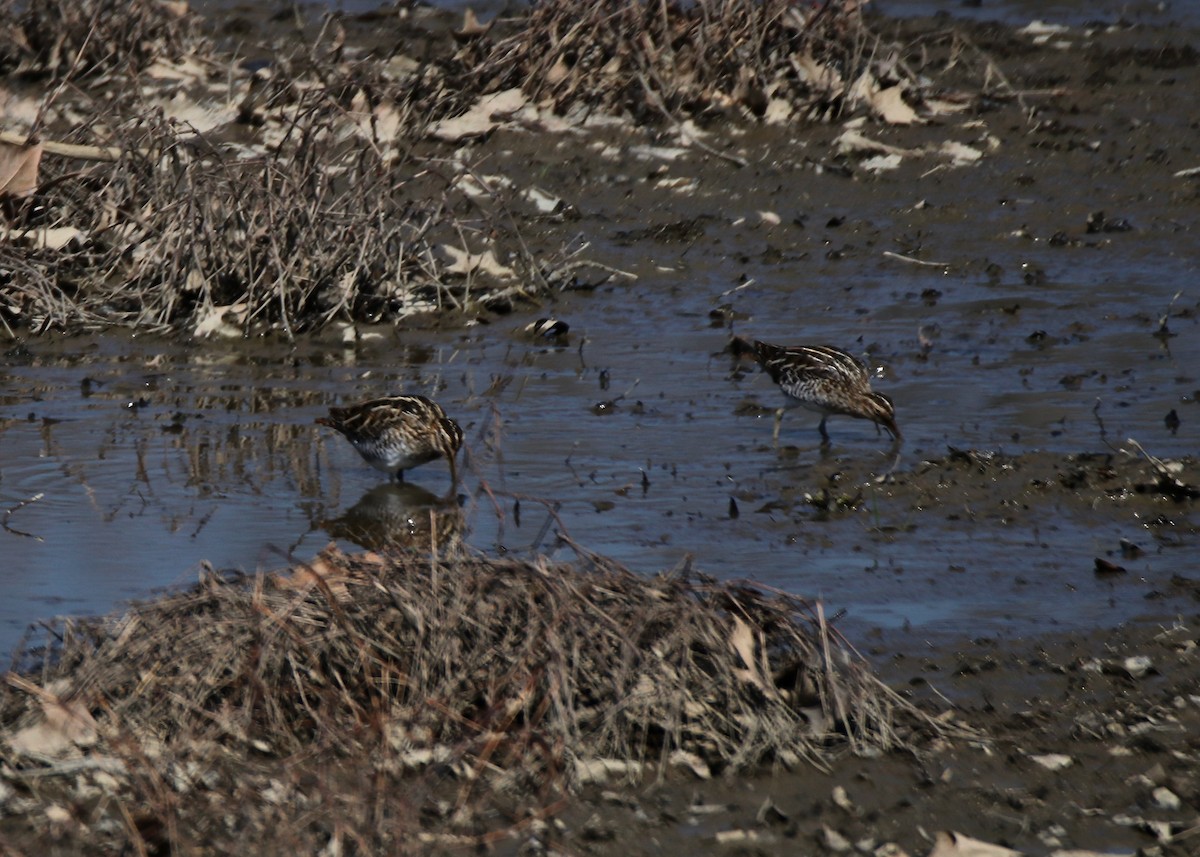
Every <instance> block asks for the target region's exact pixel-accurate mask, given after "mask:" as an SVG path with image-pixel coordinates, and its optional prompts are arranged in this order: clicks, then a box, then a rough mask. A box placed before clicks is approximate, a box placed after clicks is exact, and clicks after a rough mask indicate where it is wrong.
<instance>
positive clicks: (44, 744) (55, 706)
mask: <svg viewBox="0 0 1200 857" xmlns="http://www.w3.org/2000/svg"><path fill="white" fill-rule="evenodd" d="M40 702H41V706H42V718H43V719H42V720H41V722H39V723H35V724H34V725H33V726H27V727H25V728H24V729H21V730H20V731H18V732H17V734H15V735H14V736H13V737H12V738H10V739H9V742H8V744H9V746H10V747H12V749H14V750H16V751H17V752H19V753H37V754H40V755H44V756H61V755H63V754H64V753H67V752H73V751H74V750H75V748H77V747H89V746H91V745H92V744H95V743H96V721H95V719H94V718H93V717H92V714H91V712H90V711H88V710H87V707H86V706H85V705H84V704H83V703H82V702H81V701H80V700H68V701H66V702H63V701H61V700H58V699H57V698H55V697H53V695H50V696H47V697H44V698H42V699H41V700H40Z"/></svg>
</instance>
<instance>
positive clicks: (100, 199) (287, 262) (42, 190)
mask: <svg viewBox="0 0 1200 857" xmlns="http://www.w3.org/2000/svg"><path fill="white" fill-rule="evenodd" d="M345 125H346V121H345V118H344V113H339V112H338V111H337V110H335V109H333V107H331V104H330V101H329V99H328V98H327V96H326V93H325V92H324V91H323V90H314V91H312V92H311V93H310V94H308V95H307V96H305V98H304V99H302V100H300V101H299V102H297V103H296V104H293V105H291V106H290V111H289V116H288V118H287V120H286V122H285V123H282V127H281V128H280V130H279V134H280V138H281V139H280V141H279V142H278V144H277V145H274V146H271V147H262V148H258V147H255V148H230V147H213V146H211V145H208V144H207V143H206V142H204V141H203V140H202V139H198V138H195V137H194V136H193V135H191V134H189V133H187V132H186V130H185V129H181V128H179V127H178V126H176V125H174V124H172V123H170V122H169V121H166V120H163V119H162V118H160V117H156V116H154V115H153V114H146V115H143V116H140V117H137V118H135V119H132V120H130V121H127V122H125V123H122V124H120V125H118V126H116V127H114V128H112V129H111V131H110V132H109V134H108V135H107V143H108V144H109V145H111V144H112V143H116V144H117V148H119V149H120V150H121V156H120V157H119V158H118V160H116V161H115V162H112V163H100V164H95V165H91V166H88V167H87V168H85V169H84V170H79V169H78V166H77V165H76V164H74V163H67V162H62V161H51V162H49V163H47V165H46V167H45V169H44V170H43V181H42V184H41V186H40V187H39V189H38V192H37V193H36V194H34V195H32V196H31V197H29V198H27V199H25V200H22V201H21V202H20V203H18V204H16V205H15V206H14V218H13V222H12V223H11V229H12V233H13V234H15V235H16V236H17V237H18V240H15V241H11V242H5V243H4V244H3V245H0V271H3V273H0V313H3V316H2V317H3V318H5V319H7V322H8V323H10V324H11V325H12V326H14V327H15V326H18V325H21V326H26V327H29V328H32V329H34V330H44V329H47V328H56V329H68V330H71V329H80V328H84V329H86V328H99V327H106V326H113V325H117V326H128V327H136V328H139V329H143V330H152V331H168V330H177V329H182V330H185V331H188V332H191V333H194V334H196V335H201V336H203V335H211V334H219V335H220V334H224V335H231V336H236V335H243V334H245V333H248V332H250V331H252V330H266V329H274V330H278V331H281V332H283V333H284V334H286V335H288V336H291V335H292V334H294V333H296V332H300V331H304V330H313V329H319V328H321V327H323V326H324V325H326V324H328V323H330V322H332V321H345V322H362V323H380V322H394V321H396V320H398V319H401V318H404V317H407V316H410V315H413V314H417V313H423V312H431V311H437V310H444V309H449V310H459V311H463V310H468V309H471V308H474V307H480V306H482V307H501V308H503V307H507V306H509V305H510V304H511V303H513V302H516V301H519V300H521V299H523V298H529V297H532V296H534V295H536V294H539V293H541V292H543V291H545V290H546V289H547V288H549V286H550V283H551V281H552V280H553V277H554V274H553V272H552V270H551V268H552V265H551V264H550V263H549V262H546V261H541V262H537V261H535V260H534V259H533V258H532V257H531V256H530V255H529V254H528V253H526V252H517V251H518V250H523V249H524V245H523V244H522V243H521V242H520V241H517V240H512V239H511V238H510V237H509V236H512V234H513V227H512V226H511V222H512V221H511V218H507V217H505V216H504V213H503V209H502V208H497V207H489V206H488V205H487V201H486V200H483V201H475V200H471V199H469V198H468V197H467V196H466V195H465V194H463V193H462V192H461V191H460V190H459V188H458V183H459V182H461V180H462V177H463V175H464V173H465V171H466V170H467V167H466V165H464V164H462V163H455V162H436V163H434V162H429V161H420V162H418V161H415V160H408V161H406V162H403V163H399V164H397V163H396V162H395V160H394V158H393V157H391V156H389V154H388V153H387V152H385V151H383V150H381V149H380V148H379V147H378V146H376V145H374V143H373V142H372V141H371V140H370V139H364V138H363V137H362V136H358V135H356V134H354V133H351V132H347V130H346V128H345ZM505 246H511V247H512V248H514V249H513V252H512V254H511V258H508V259H507V263H506V264H502V263H501V262H500V261H499V258H498V257H499V256H501V255H503V253H504V250H503V248H504V247H505Z"/></svg>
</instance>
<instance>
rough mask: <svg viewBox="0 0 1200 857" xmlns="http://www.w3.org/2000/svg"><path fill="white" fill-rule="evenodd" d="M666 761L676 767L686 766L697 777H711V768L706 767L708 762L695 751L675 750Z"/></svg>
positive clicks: (703, 778)
mask: <svg viewBox="0 0 1200 857" xmlns="http://www.w3.org/2000/svg"><path fill="white" fill-rule="evenodd" d="M668 761H669V762H670V763H671V764H672V765H674V766H675V767H677V768H687V769H688V770H689V771H691V772H692V773H693V774H695V775H696V777H697V779H701V780H711V779H712V770H711V769H710V768H709V767H708V764H707V763H706V762H705V761H704V760H703V759H701V758H700V757H699V756H697V755H696V754H695V753H690V752H688V751H687V750H676V751H675V752H674V753H672V754H671V756H670V758H669V759H668Z"/></svg>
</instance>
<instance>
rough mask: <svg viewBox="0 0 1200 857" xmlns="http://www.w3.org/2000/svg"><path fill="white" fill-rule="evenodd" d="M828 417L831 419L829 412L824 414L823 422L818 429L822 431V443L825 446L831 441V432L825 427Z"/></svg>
mask: <svg viewBox="0 0 1200 857" xmlns="http://www.w3.org/2000/svg"><path fill="white" fill-rule="evenodd" d="M827 419H829V414H825V415H824V416H822V417H821V424H820V425H818V426H817V430H818V431H820V432H821V444H822V445H823V446H824V445H827V444H828V443H829V432H828V431H826V429H825V420H827Z"/></svg>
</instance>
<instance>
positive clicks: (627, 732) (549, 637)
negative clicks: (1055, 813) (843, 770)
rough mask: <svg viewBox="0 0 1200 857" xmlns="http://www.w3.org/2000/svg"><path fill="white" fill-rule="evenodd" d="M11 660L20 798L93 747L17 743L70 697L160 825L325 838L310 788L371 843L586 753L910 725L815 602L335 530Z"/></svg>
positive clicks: (472, 826)
mask: <svg viewBox="0 0 1200 857" xmlns="http://www.w3.org/2000/svg"><path fill="white" fill-rule="evenodd" d="M23 659H24V670H23V677H21V678H16V677H13V676H11V675H10V680H9V685H10V687H9V688H7V689H6V690H4V691H2V692H0V724H2V727H0V728H2V729H3V731H2V732H0V736H3V737H4V739H5V740H6V742H7V745H8V747H9V749H8V751H7V752H5V753H3V754H2V756H3V757H6V761H5V762H4V764H3V765H0V773H3V776H4V778H6V779H8V780H9V781H10V782H13V783H18V784H20V787H21V788H23V789H25V790H26V791H25V793H24V794H25V796H26V797H27V798H28V799H29V800H30V801H32V802H33V803H32V805H33V806H37V805H39V804H38V803H37V802H38V801H39V800H43V799H46V798H45V797H44V796H43V797H39V791H38V789H39V788H40V785H39V784H41V783H45V782H46V781H47V779H48V778H45V777H40V776H39V775H38V774H37V773H36V771H37V770H40V769H42V768H43V767H44V766H45V765H47V764H48V765H50V766H51V767H52V768H53V767H55V766H58V767H59V768H62V767H63V766H70V765H75V767H76V768H80V769H84V768H87V767H88V764H87V763H86V762H80V761H75V762H71V761H56V760H55V759H52V758H50V757H49V755H48V754H47V753H46V752H44V750H38V751H36V752H32V751H30V750H29V746H28V745H29V742H30V741H31V740H32V739H30V738H29V735H30V732H29V730H30V729H35V728H39V724H40V726H42V727H44V726H45V724H46V723H48V722H57V723H61V722H63V720H64V717H63V716H61V715H62V712H64V711H65V712H67V713H68V714H69V715H70V716H69V717H67V718H66V719H68V720H72V722H74V723H75V724H76V725H78V724H79V723H81V722H82V723H84V724H85V725H86V726H87V728H86V729H83V730H82V732H83V733H84V734H85V737H86V738H87V740H86V741H85V740H82V739H81V738H80V734H81V732H80V730H76V731H74V732H72V733H71V737H70V741H69V742H66V743H69V744H71V746H72V747H73V748H74V747H76V746H78V745H80V744H86V745H87V747H88V749H87V753H86V755H84V756H83V759H84V760H86V759H92V760H93V761H92V763H91V765H92V766H93V767H94V766H96V765H100V764H101V762H100V761H96V760H103V763H102V764H103V770H105V771H106V772H107V773H108V774H109V775H110V777H115V778H116V780H117V781H118V782H119V784H120V789H119V791H120V797H119V801H125V802H126V803H127V805H131V806H138V807H142V808H143V809H144V811H146V812H152V813H153V814H154V815H155V816H156V824H155V825H154V829H155V830H160V831H173V832H172V833H170V835H169V836H168V839H169V838H170V837H175V839H174V840H173V841H175V842H176V844H179V843H186V842H195V841H213V842H220V841H222V840H223V839H224V840H227V839H228V838H229V837H231V836H233V835H234V834H235V833H237V834H238V835H243V836H246V837H248V839H247V840H246V841H256V840H257V839H258V836H259V835H261V836H262V837H268V838H265V839H263V840H262V841H271V840H270V839H269V836H279V837H283V839H286V838H287V837H288V836H292V837H294V839H295V844H297V845H299V846H303V847H306V848H307V847H309V846H313V845H316V846H318V847H321V846H324V845H326V844H328V841H329V838H330V836H331V835H333V834H332V831H331V825H332V824H333V821H331V819H330V817H329V815H328V814H322V813H320V812H317V811H316V808H317V807H318V805H320V806H322V807H324V808H325V809H326V810H328V809H330V808H331V806H332V804H331V802H333V801H344V802H345V803H346V805H350V804H353V803H354V802H355V801H356V800H357V801H359V802H360V804H361V805H359V806H358V808H357V809H355V810H353V812H350V813H349V814H347V811H346V809H345V807H343V808H342V809H341V810H339V813H340V814H339V815H338V816H337V818H338V819H340V821H339V822H338V823H339V824H341V825H342V831H343V834H345V835H349V836H353V837H356V838H358V839H359V841H360V842H363V843H367V842H369V843H371V844H372V846H373V847H378V846H381V845H384V844H386V843H388V842H393V843H394V842H395V841H397V839H398V838H399V839H403V838H404V837H408V838H410V839H411V838H412V837H413V836H414V829H415V828H414V825H417V824H419V825H420V826H421V827H422V828H423V829H425V830H426V832H427V834H428V833H430V832H432V833H440V834H450V833H453V834H455V835H470V836H474V837H477V839H476V841H477V842H478V841H483V838H486V837H487V836H488V835H490V834H489V833H488V831H492V832H494V831H495V830H496V829H497V828H500V827H505V828H506V827H507V825H509V824H518V823H520V822H521V819H525V821H528V819H529V818H530V817H531V815H530V813H531V812H532V813H533V814H537V813H538V812H541V813H545V812H552V811H553V809H554V807H555V806H556V802H557V801H559V800H561V799H562V798H563V796H564V795H565V794H566V793H567V791H568V790H569V788H570V787H571V785H572V784H573V783H578V782H579V781H581V780H582V779H586V778H587V777H589V776H594V775H595V774H596V772H597V771H600V770H607V771H609V772H612V771H621V772H624V773H627V774H630V775H633V776H637V775H638V773H639V772H643V771H644V770H645V769H644V767H643V766H644V765H646V764H647V763H651V764H653V765H655V766H658V765H661V766H662V767H660V768H656V769H658V770H660V771H661V770H662V769H663V768H665V767H667V766H669V765H672V764H684V765H687V766H688V767H689V768H691V769H692V770H695V771H705V772H707V771H710V770H728V769H740V768H746V767H749V766H753V765H756V764H760V763H763V762H769V761H776V762H783V763H787V764H793V763H798V762H801V761H802V760H807V761H810V762H813V763H817V764H821V762H822V760H824V759H826V758H827V757H828V755H829V754H830V753H833V752H837V751H839V750H844V749H846V748H850V749H858V750H863V749H866V748H882V749H886V748H890V747H896V746H902V745H904V743H905V741H906V736H907V737H911V734H910V731H909V730H910V727H911V725H912V724H913V723H914V721H913V720H912V719H911V717H910V715H912V714H913V711H912V710H911V709H910V708H908V707H906V704H905V703H903V702H902V701H900V700H899V698H898V697H896V696H895V695H893V694H891V693H890V692H889V691H887V690H886V688H884V687H883V686H882V685H881V684H880V683H879V682H878V681H877V680H876V679H875V678H873V677H872V675H871V674H870V673H869V671H868V670H867V669H866V668H865V666H864V665H863V664H862V663H860V662H858V661H857V660H856V659H854V658H853V657H850V656H849V655H848V654H847V652H846V650H845V649H844V648H843V647H842V646H840V645H838V643H837V641H836V635H835V634H834V633H833V632H832V631H831V629H830V628H829V627H828V626H826V625H825V624H824V623H823V622H822V621H821V620H820V618H819V615H817V614H814V612H813V609H812V608H811V606H810V605H808V604H807V603H805V602H803V601H801V600H799V599H796V598H791V597H787V596H783V595H778V594H770V593H766V592H763V591H762V590H760V589H757V588H754V587H751V586H748V585H736V584H719V583H716V582H713V581H710V580H697V579H691V578H689V577H684V576H662V577H658V578H655V579H645V578H642V577H639V576H637V575H634V574H632V573H629V572H627V571H624V570H622V569H619V568H615V567H611V566H608V565H605V564H596V565H594V566H593V567H591V568H589V569H586V570H583V569H580V568H579V567H577V566H568V565H557V564H551V563H549V562H547V561H544V560H539V561H535V562H523V561H516V560H486V559H481V558H477V557H469V556H460V557H456V558H454V559H453V560H450V561H446V560H443V561H438V560H436V559H434V560H432V561H431V560H430V559H428V558H418V557H416V556H415V555H412V556H410V555H397V556H392V557H390V558H382V557H380V556H379V555H376V554H362V555H354V556H348V555H345V554H342V553H339V552H337V551H334V550H330V551H327V552H325V553H324V554H322V555H321V556H320V557H319V558H318V559H317V560H316V561H315V562H314V563H313V565H312V566H309V567H300V568H298V569H296V570H294V572H293V573H292V574H291V575H288V576H268V577H259V578H257V579H254V580H249V581H247V580H229V579H226V578H222V577H220V576H218V575H216V574H206V575H205V576H204V577H203V579H202V581H201V583H200V584H199V585H198V586H196V587H195V588H194V589H192V590H191V591H188V592H186V593H182V594H178V595H172V596H168V597H164V598H161V599H159V600H156V601H152V602H148V603H145V604H141V605H139V606H137V607H136V608H134V609H132V610H130V612H129V613H128V614H126V615H125V616H124V617H122V618H121V619H120V620H118V621H116V622H110V623H104V624H94V623H78V622H74V623H71V624H69V625H68V626H67V627H65V628H64V629H63V633H62V635H61V639H60V640H59V641H58V642H57V644H56V646H55V647H54V651H53V652H52V653H50V654H44V655H42V656H41V658H40V660H38V661H35V660H34V658H33V657H32V656H31V655H30V654H28V653H27V654H25V655H24V656H23ZM55 711H57V712H59V714H60V716H59V717H58V718H57V720H56V719H55V718H54V717H53V716H52V715H53V714H54V712H55ZM898 714H899V715H900V717H899V719H900V720H902V721H905V725H904V726H903V728H902V729H900V730H897V727H896V721H897V715H898ZM31 724H34V725H31ZM22 730H24V731H22ZM22 747H24V751H23V752H18V749H19V748H22ZM6 766H7V767H6ZM72 770H74V768H72ZM30 772H34V773H30ZM285 772H286V773H285ZM200 783H205V784H206V785H205V787H204V788H205V789H207V790H212V791H218V790H220V788H221V787H222V784H226V785H228V784H230V783H241V784H242V785H241V786H229V788H230V789H231V790H232V791H231V792H227V793H226V794H227V795H228V794H230V793H233V794H235V796H238V795H240V796H241V798H240V799H235V800H234V801H228V802H224V803H223V804H222V807H221V810H220V813H215V816H216V817H213V814H210V812H209V811H208V810H205V809H204V807H205V806H206V805H207V804H206V800H207V799H206V798H204V796H203V795H202V794H199V793H197V794H193V791H195V790H197V789H198V788H199V785H198V784H200ZM248 783H250V784H253V783H257V784H259V786H260V787H262V788H269V789H270V790H271V791H272V793H273V795H274V796H271V797H268V796H265V795H258V796H257V797H255V798H253V799H251V798H250V795H249V794H246V790H247V788H248V787H247V785H246V784H248ZM271 783H274V785H271ZM381 790H382V791H384V792H386V793H388V794H389V795H391V799H390V801H389V804H388V809H387V811H386V812H383V813H382V814H379V813H373V812H372V811H371V809H370V808H371V807H373V806H374V804H373V802H372V801H373V800H374V799H375V798H377V797H378V795H379V793H380V791H381ZM10 808H11V807H10ZM519 808H523V809H519ZM531 808H532V809H531ZM103 811H107V812H109V813H114V812H115V810H114V809H113V804H112V803H111V802H110V803H109V804H108V805H107V809H106V810H101V809H97V811H96V812H97V813H102V812H103ZM522 813H524V814H522ZM418 814H421V818H420V820H418ZM268 820H270V824H269V825H267V826H266V827H263V828H261V830H260V825H263V824H266V822H267V821H268ZM79 824H81V825H82V826H83V827H84V828H86V829H88V830H91V831H93V832H94V831H95V830H98V829H103V825H101V824H100V823H99V820H98V818H97V816H95V815H87V814H86V813H83V814H81V816H80V818H79ZM148 824H149V821H148V820H146V819H141V820H138V821H136V824H135V825H134V826H135V827H136V828H137V829H139V830H140V829H143V828H145V827H146V826H147V825H148ZM123 828H124V833H122V835H124V836H127V835H130V833H129V831H130V825H129V824H125V825H123ZM255 830H260V833H259V834H254V833H253V831H255ZM239 831H240V833H239ZM271 831H274V833H272V832H271ZM163 835H164V836H166V835H167V834H163ZM479 837H482V838H479ZM118 838H119V837H118ZM279 841H282V840H276V842H279ZM243 844H245V843H243ZM305 853H315V852H314V851H306V852H305Z"/></svg>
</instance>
